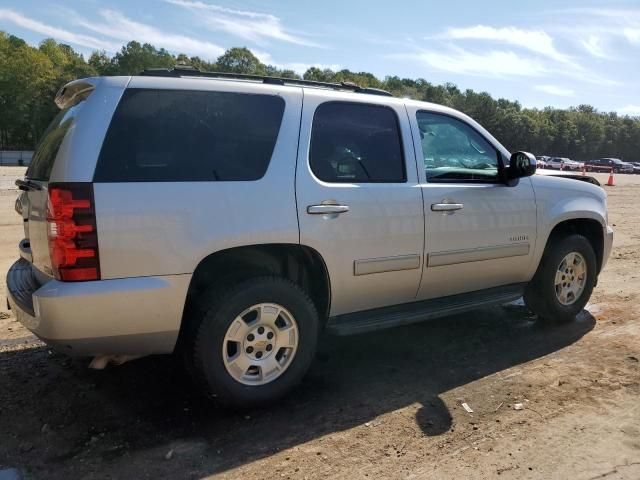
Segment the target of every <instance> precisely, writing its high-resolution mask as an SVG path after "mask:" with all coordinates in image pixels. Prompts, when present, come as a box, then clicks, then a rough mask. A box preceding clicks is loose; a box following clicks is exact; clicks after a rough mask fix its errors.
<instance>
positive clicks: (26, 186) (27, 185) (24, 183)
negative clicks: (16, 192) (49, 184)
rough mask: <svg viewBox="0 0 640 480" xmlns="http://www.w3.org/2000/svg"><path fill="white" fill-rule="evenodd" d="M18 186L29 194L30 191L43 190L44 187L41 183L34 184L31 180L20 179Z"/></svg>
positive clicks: (17, 181) (17, 182)
mask: <svg viewBox="0 0 640 480" xmlns="http://www.w3.org/2000/svg"><path fill="white" fill-rule="evenodd" d="M16 186H17V187H18V188H19V189H20V190H24V191H25V192H28V191H29V190H42V187H41V186H40V184H39V183H36V182H33V181H31V180H21V179H18V180H16Z"/></svg>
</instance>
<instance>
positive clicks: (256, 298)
mask: <svg viewBox="0 0 640 480" xmlns="http://www.w3.org/2000/svg"><path fill="white" fill-rule="evenodd" d="M200 310H201V312H202V313H201V318H199V319H195V320H196V321H198V322H199V326H198V328H197V330H196V333H195V335H194V338H193V341H192V346H191V356H192V362H193V365H194V370H195V373H196V378H197V380H198V381H199V384H200V386H201V387H202V389H203V390H204V392H205V393H206V394H208V395H211V396H214V397H216V398H217V399H218V400H219V401H220V403H222V404H224V405H227V406H239V407H248V406H254V405H259V404H265V403H269V402H272V401H274V400H276V399H278V398H280V397H282V396H283V395H285V394H286V393H287V392H288V391H289V390H291V389H292V388H293V387H294V386H295V385H296V384H297V383H298V382H299V381H300V380H301V379H302V377H303V376H304V374H305V373H306V371H307V369H308V368H309V365H310V364H311V361H312V359H313V356H314V354H315V349H316V343H317V337H318V325H319V320H318V313H317V311H316V308H315V306H314V304H313V302H312V301H311V300H310V299H309V297H308V296H307V294H306V293H305V292H304V291H303V290H302V289H301V288H300V287H298V286H297V285H296V284H294V283H292V282H290V281H289V280H286V279H283V278H278V277H260V278H254V279H250V280H247V281H244V282H241V283H238V284H237V285H235V286H233V287H231V288H229V289H227V290H224V291H221V292H220V291H219V292H210V293H208V294H205V295H204V297H203V298H201V309H200Z"/></svg>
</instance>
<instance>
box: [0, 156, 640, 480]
mask: <svg viewBox="0 0 640 480" xmlns="http://www.w3.org/2000/svg"><path fill="white" fill-rule="evenodd" d="M22 171H23V170H22V169H17V168H8V167H3V168H0V185H5V183H6V184H7V185H8V186H11V185H12V183H13V177H15V176H16V175H18V174H20V172H22ZM597 176H598V178H599V179H600V180H601V181H602V182H604V181H606V178H607V176H606V175H597ZM616 182H617V186H616V187H612V188H607V191H608V192H609V211H610V223H612V224H613V225H615V227H614V228H615V230H616V236H615V241H614V249H613V253H612V255H611V258H610V259H609V263H608V265H607V267H606V269H605V271H604V272H603V274H602V275H601V277H600V281H599V284H598V286H597V288H596V290H595V291H594V294H593V297H592V302H591V303H590V304H589V305H588V306H587V309H586V310H585V311H583V312H582V313H581V314H580V316H579V318H578V319H577V320H576V321H575V322H573V323H571V324H569V325H564V326H560V327H553V328H551V327H544V326H541V325H539V324H537V323H536V322H535V321H534V320H535V319H534V318H532V316H531V315H530V314H529V313H528V311H527V310H526V309H525V308H524V307H523V306H522V305H519V304H517V303H516V304H512V305H508V306H504V307H497V308H490V309H484V310H480V311H478V313H477V314H473V315H461V316H456V317H450V318H445V319H440V320H436V321H432V322H429V323H425V324H420V325H413V326H409V327H405V328H397V329H393V330H388V331H385V332H377V333H371V334H365V335H361V336H355V337H346V338H325V339H323V341H322V344H321V348H320V352H319V353H318V355H317V358H316V361H315V362H314V364H313V366H312V368H311V371H310V373H309V375H308V376H307V377H306V379H305V381H304V382H303V384H302V385H301V386H300V387H299V388H298V389H297V390H296V391H295V392H293V394H291V395H290V396H289V397H288V398H286V399H285V400H283V401H282V402H281V403H279V404H277V405H273V406H272V407H270V408H266V409H257V410H250V411H242V412H240V411H228V410H221V409H218V408H216V407H215V406H212V405H211V404H210V403H208V402H207V401H203V400H201V399H200V398H199V397H198V396H197V395H196V394H195V393H194V392H193V390H192V389H191V387H190V385H189V383H188V382H187V381H186V380H185V379H184V378H183V374H182V372H181V370H180V369H179V368H178V367H177V366H176V363H175V362H174V361H173V360H172V358H171V357H152V358H145V359H141V360H138V361H134V362H131V363H129V364H125V365H123V366H120V367H113V368H111V367H110V368H108V369H107V370H105V371H101V372H96V371H91V370H88V369H87V368H86V367H87V364H88V361H87V359H70V358H67V357H65V356H63V355H59V354H56V353H52V352H50V351H49V350H48V349H47V348H46V347H45V346H44V345H43V344H42V343H40V342H39V341H38V340H37V339H35V338H34V337H33V336H31V335H30V334H29V333H28V332H27V331H26V330H25V329H23V328H22V327H21V326H20V325H19V324H18V323H17V322H16V321H15V320H14V318H13V316H12V314H11V313H10V312H8V311H7V310H6V307H5V303H6V302H5V298H4V295H5V293H6V292H5V285H4V281H2V282H0V478H2V473H1V471H2V469H9V468H16V469H18V470H19V471H20V472H21V474H22V475H23V476H24V478H47V479H69V478H74V479H75V478H80V479H98V478H100V479H101V478H165V477H166V478H190V479H192V478H193V479H196V478H208V477H216V478H269V479H273V478H291V479H305V478H308V479H316V478H327V477H331V478H349V479H372V478H406V479H414V478H434V479H441V478H469V479H476V478H477V479H487V478H500V479H503V478H507V479H522V478H525V479H528V478H531V479H550V478H558V479H566V478H571V479H578V480H580V479H585V480H586V479H596V478H606V479H638V478H640V402H639V401H638V399H639V398H640V361H639V360H640V307H638V300H639V299H640V297H639V292H640V288H639V287H640V211H639V209H638V196H639V194H640V176H635V177H632V176H624V175H618V176H616ZM15 196H16V191H15V190H6V189H5V190H4V191H0V271H2V272H4V271H6V270H7V269H8V267H9V265H10V264H11V263H12V262H13V261H14V259H15V257H16V255H17V249H16V244H17V242H18V240H19V239H20V238H21V237H22V226H21V222H20V219H19V217H18V216H17V215H16V214H15V212H14V211H13V202H14V200H15ZM87 315H90V312H87ZM462 403H466V404H468V406H470V407H471V409H472V410H473V413H469V412H467V411H466V410H465V409H464V408H463V407H462ZM517 404H522V409H516V405H517Z"/></svg>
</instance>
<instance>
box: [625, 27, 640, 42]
mask: <svg viewBox="0 0 640 480" xmlns="http://www.w3.org/2000/svg"><path fill="white" fill-rule="evenodd" d="M622 33H623V34H624V36H625V37H626V39H627V40H629V43H633V44H634V45H640V28H625V29H623V30H622Z"/></svg>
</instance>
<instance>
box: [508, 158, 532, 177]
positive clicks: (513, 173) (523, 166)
mask: <svg viewBox="0 0 640 480" xmlns="http://www.w3.org/2000/svg"><path fill="white" fill-rule="evenodd" d="M536 164H537V162H536V157H534V156H533V155H532V154H530V153H529V152H516V153H514V154H512V155H511V158H510V159H509V172H508V177H509V178H510V179H514V178H522V177H529V176H531V175H533V174H534V173H536Z"/></svg>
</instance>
